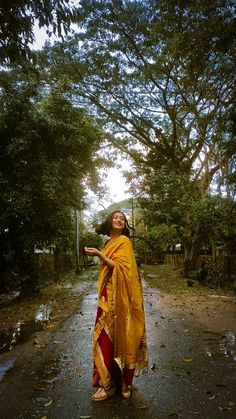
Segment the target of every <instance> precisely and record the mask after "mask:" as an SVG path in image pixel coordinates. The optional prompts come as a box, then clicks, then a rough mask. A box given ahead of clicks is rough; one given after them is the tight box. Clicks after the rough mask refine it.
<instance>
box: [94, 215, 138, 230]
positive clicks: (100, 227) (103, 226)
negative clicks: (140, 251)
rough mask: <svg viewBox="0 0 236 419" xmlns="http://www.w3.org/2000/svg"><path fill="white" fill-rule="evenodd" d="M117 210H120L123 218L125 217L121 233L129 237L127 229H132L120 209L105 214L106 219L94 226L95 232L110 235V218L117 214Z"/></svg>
mask: <svg viewBox="0 0 236 419" xmlns="http://www.w3.org/2000/svg"><path fill="white" fill-rule="evenodd" d="M118 212H120V213H121V214H122V215H123V216H124V219H125V228H124V230H123V231H122V234H123V235H124V236H127V237H129V235H130V231H129V229H132V227H131V226H130V225H129V223H128V220H127V218H126V216H125V214H124V213H123V211H120V210H116V211H112V212H111V213H110V214H109V215H107V217H106V219H105V220H104V221H103V222H102V223H101V224H99V225H98V226H97V227H96V228H95V231H96V233H97V234H103V235H104V236H110V231H111V228H112V220H113V217H114V215H115V214H117V213H118Z"/></svg>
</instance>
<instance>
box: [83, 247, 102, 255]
mask: <svg viewBox="0 0 236 419" xmlns="http://www.w3.org/2000/svg"><path fill="white" fill-rule="evenodd" d="M84 250H85V252H86V253H87V254H88V255H90V256H98V257H100V256H101V252H100V250H98V249H96V247H85V248H84Z"/></svg>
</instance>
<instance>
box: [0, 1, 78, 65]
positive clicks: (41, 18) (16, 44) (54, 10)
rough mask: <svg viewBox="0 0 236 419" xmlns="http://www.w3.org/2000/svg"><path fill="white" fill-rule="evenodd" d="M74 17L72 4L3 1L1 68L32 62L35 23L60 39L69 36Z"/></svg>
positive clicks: (1, 11)
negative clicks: (26, 60)
mask: <svg viewBox="0 0 236 419" xmlns="http://www.w3.org/2000/svg"><path fill="white" fill-rule="evenodd" d="M75 15H76V11H75V9H74V8H72V7H71V6H70V1H69V0H23V1H19V0H11V1H1V4H0V31H1V47H0V62H1V64H3V63H9V62H11V63H13V62H19V61H24V60H25V59H29V58H32V56H33V52H32V49H31V47H30V46H29V45H30V44H32V43H33V42H34V41H35V36H34V25H35V23H38V25H39V27H40V28H41V27H46V28H47V34H48V36H50V34H51V33H54V34H56V35H58V36H59V37H61V36H62V35H63V33H64V34H67V33H68V32H69V30H70V24H71V22H72V21H73V19H74V17H75Z"/></svg>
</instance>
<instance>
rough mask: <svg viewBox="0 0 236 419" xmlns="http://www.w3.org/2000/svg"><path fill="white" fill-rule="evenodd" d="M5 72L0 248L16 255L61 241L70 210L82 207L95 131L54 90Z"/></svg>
mask: <svg viewBox="0 0 236 419" xmlns="http://www.w3.org/2000/svg"><path fill="white" fill-rule="evenodd" d="M11 77H12V78H10V77H9V80H8V82H6V78H5V82H6V83H5V86H4V88H3V89H2V92H1V97H0V101H1V110H2V112H1V119H0V129H1V140H0V184H1V196H0V236H1V252H2V253H5V254H6V253H10V254H13V255H15V256H14V257H15V258H18V259H20V258H21V257H22V254H23V253H25V252H32V250H33V248H34V246H38V247H45V246H47V245H49V244H57V245H59V246H61V247H64V248H66V247H68V246H69V245H70V242H71V240H72V239H71V237H72V238H73V237H74V229H75V226H74V218H73V214H72V209H73V208H79V209H82V208H83V207H84V200H83V197H84V189H85V183H84V180H85V179H87V183H88V182H89V178H91V183H93V184H94V187H95V186H96V182H95V183H94V176H93V175H95V177H96V178H97V173H96V168H95V164H94V161H95V158H96V157H95V154H96V151H97V150H98V148H99V145H100V141H101V140H102V131H101V130H100V128H99V127H98V126H96V125H95V124H94V123H93V121H92V120H91V118H90V117H89V116H88V115H86V113H85V112H84V111H83V110H82V109H81V108H79V107H75V106H73V104H72V103H71V101H70V100H69V99H68V97H67V96H66V95H65V94H64V93H63V92H61V91H60V90H59V89H58V88H56V87H55V88H54V89H52V90H51V91H50V90H46V91H42V90H41V86H40V85H39V84H37V83H36V82H35V83H32V81H30V80H29V79H27V80H26V81H24V79H23V77H22V80H21V81H18V80H17V79H16V78H15V77H14V73H13V74H12V76H11Z"/></svg>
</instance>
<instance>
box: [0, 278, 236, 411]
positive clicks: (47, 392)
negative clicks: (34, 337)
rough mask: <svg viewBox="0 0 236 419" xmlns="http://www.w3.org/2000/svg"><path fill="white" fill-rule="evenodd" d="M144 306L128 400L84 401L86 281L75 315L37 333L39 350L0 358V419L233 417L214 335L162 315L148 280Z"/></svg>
mask: <svg viewBox="0 0 236 419" xmlns="http://www.w3.org/2000/svg"><path fill="white" fill-rule="evenodd" d="M144 301H145V313H146V324H147V337H148V349H149V367H148V369H147V371H145V372H144V373H142V374H140V375H139V376H138V377H135V380H134V392H133V396H132V399H131V400H124V399H122V397H121V396H119V395H118V396H115V397H113V398H111V399H109V400H106V401H104V402H100V403H94V402H91V399H90V396H91V394H92V392H93V389H92V387H91V376H92V329H93V324H94V320H95V313H96V306H97V296H96V282H95V281H92V282H91V281H87V282H86V283H84V284H83V299H82V300H81V302H80V303H79V306H78V309H77V312H76V313H75V314H74V315H72V316H71V317H70V318H69V319H67V320H66V321H65V323H63V325H62V326H60V327H59V328H58V329H57V331H56V332H53V334H52V332H50V330H48V332H44V336H43V335H42V337H41V338H40V335H39V341H40V345H39V348H38V349H37V348H36V349H35V347H34V348H33V349H29V348H32V342H26V343H24V344H22V345H19V346H18V347H16V348H14V349H13V350H12V351H11V352H8V353H6V354H2V355H1V356H0V363H2V365H6V369H7V368H8V372H7V373H6V375H5V376H4V377H3V379H2V381H1V383H0V418H1V419H13V418H14V419H15V418H17V419H28V418H38V419H40V418H41V419H42V418H44V419H49V418H51V419H79V418H81V419H90V418H91V419H141V418H142V419H150V418H153V419H159V418H160V419H161V418H163V419H165V418H184V419H191V418H201V419H207V418H209V419H217V418H222V419H223V418H236V354H235V353H234V354H233V352H232V356H228V355H227V356H224V348H222V347H220V345H222V342H221V341H220V339H219V336H216V335H214V334H212V333H211V332H210V331H208V330H205V329H204V327H203V326H202V325H201V324H199V323H198V320H197V318H195V316H194V315H193V312H192V311H191V310H188V311H187V312H186V313H185V315H184V317H183V313H182V312H181V311H180V310H178V309H176V311H174V312H173V311H172V312H171V313H169V311H168V307H165V296H164V295H163V294H162V293H160V292H159V291H158V290H157V289H155V288H153V287H151V286H150V285H148V283H147V282H144ZM45 333H48V334H49V333H51V336H52V337H51V338H50V340H49V342H48V340H47V339H48V336H46V335H45ZM43 339H45V342H47V344H46V346H45V347H43ZM233 344H234V345H235V342H233ZM29 345H31V346H29ZM217 345H218V346H219V348H218V349H219V350H216V351H213V350H212V349H211V348H213V347H214V346H217ZM228 354H229V353H228ZM10 366H13V367H12V368H9V367H10Z"/></svg>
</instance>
